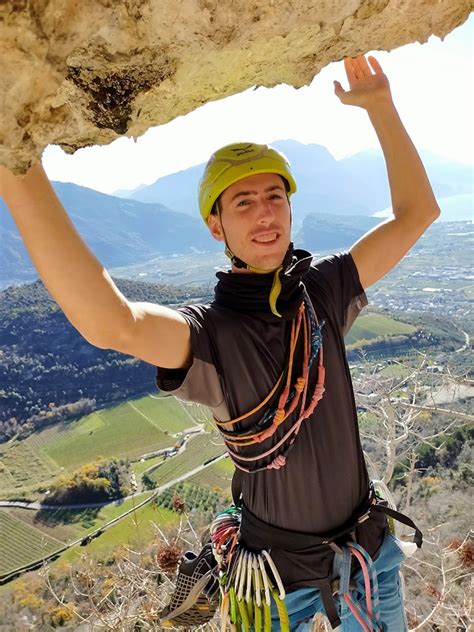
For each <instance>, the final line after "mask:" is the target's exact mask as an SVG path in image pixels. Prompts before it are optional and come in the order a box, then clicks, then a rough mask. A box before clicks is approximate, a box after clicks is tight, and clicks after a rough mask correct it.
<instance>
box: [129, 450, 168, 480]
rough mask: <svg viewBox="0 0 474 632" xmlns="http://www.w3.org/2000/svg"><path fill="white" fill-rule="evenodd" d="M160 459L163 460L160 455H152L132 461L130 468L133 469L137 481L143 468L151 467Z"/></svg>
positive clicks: (159, 461)
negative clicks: (148, 457) (149, 457)
mask: <svg viewBox="0 0 474 632" xmlns="http://www.w3.org/2000/svg"><path fill="white" fill-rule="evenodd" d="M161 461H163V457H162V456H154V457H152V458H151V459H145V460H143V461H142V460H140V461H135V463H132V470H133V473H134V474H135V478H136V479H137V481H138V479H139V478H140V476H141V475H142V474H143V472H144V471H145V470H147V469H148V468H150V467H153V466H154V465H156V464H157V463H161Z"/></svg>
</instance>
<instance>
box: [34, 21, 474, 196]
mask: <svg viewBox="0 0 474 632" xmlns="http://www.w3.org/2000/svg"><path fill="white" fill-rule="evenodd" d="M473 42H474V14H471V16H470V17H469V19H468V20H467V21H466V22H465V23H464V24H462V25H461V26H460V27H458V28H457V29H455V30H454V31H453V32H452V33H450V34H449V35H447V36H446V37H445V38H444V41H441V40H440V38H438V37H435V36H432V37H430V39H429V40H428V42H427V43H425V44H419V43H414V44H409V45H407V46H403V47H401V48H398V49H395V50H393V51H391V52H388V53H387V52H379V51H371V52H370V53H368V54H373V55H374V56H375V57H377V59H378V60H379V62H380V63H381V65H382V68H383V70H384V72H385V74H386V75H387V76H388V78H389V81H390V85H391V90H392V95H393V98H394V102H395V105H396V107H397V109H398V112H399V114H400V116H401V118H402V121H403V122H404V124H405V127H406V128H407V130H408V133H409V134H410V136H411V138H412V140H413V142H414V143H415V145H416V147H417V148H418V149H419V151H420V152H423V151H430V152H432V153H435V154H438V155H440V156H443V157H445V158H448V159H450V160H455V161H458V162H463V163H468V164H474V123H473V118H474V117H473V114H472V113H473V112H474V94H473V92H474V87H473V86H474V83H473V77H474V64H473ZM335 79H336V80H339V81H340V82H341V83H342V85H343V87H345V88H346V89H347V88H348V85H347V80H346V77H345V71H344V66H343V63H342V62H337V63H333V64H330V65H329V66H327V67H326V68H324V69H323V70H322V71H321V72H320V73H319V74H318V75H317V76H316V77H315V78H314V79H313V81H312V83H311V85H309V86H307V87H304V88H299V89H295V88H293V87H291V86H287V85H280V86H277V87H275V88H271V89H267V88H258V89H249V90H247V91H245V92H243V93H240V94H238V95H235V96H232V97H228V98H226V99H221V100H219V101H214V102H212V103H207V104H206V105H204V106H202V107H200V108H198V109H197V110H195V111H194V112H191V113H190V114H188V115H186V116H181V117H178V118H177V119H175V120H174V121H171V122H170V123H167V124H166V125H162V126H159V127H155V128H152V129H150V130H148V131H147V132H146V133H145V134H144V135H143V136H141V137H140V138H138V139H131V138H126V137H122V138H119V139H117V140H115V141H114V142H112V143H111V144H109V145H107V146H102V147H99V146H94V147H87V148H84V149H79V150H78V151H76V152H75V153H74V154H73V155H67V154H65V153H64V152H63V151H62V150H61V149H60V148H59V147H57V146H49V147H47V148H46V150H45V152H44V154H43V164H44V167H45V169H46V171H47V173H48V175H49V177H50V178H51V179H52V180H60V181H63V182H74V183H76V184H80V185H82V186H86V187H90V188H92V189H96V190H98V191H102V192H103V193H113V192H115V191H117V190H119V189H121V190H123V189H125V190H130V189H134V188H136V187H137V186H139V185H140V184H151V183H152V182H154V181H155V180H157V179H158V178H159V177H162V176H164V175H167V174H169V173H174V172H176V171H180V170H183V169H187V168H188V167H191V166H193V165H197V164H200V163H203V162H206V161H207V159H208V158H209V156H210V155H211V154H212V152H213V151H214V150H215V149H217V148H218V147H221V146H222V145H225V144H227V143H231V142H235V141H242V140H245V141H247V140H251V141H254V142H266V143H271V142H272V141H275V140H280V139H288V138H292V139H294V140H297V141H300V142H302V143H306V144H307V143H317V144H319V145H324V146H325V147H327V148H328V149H329V151H330V152H331V153H332V155H333V156H334V157H335V158H336V159H340V158H343V157H346V156H350V155H352V154H355V153H358V152H360V151H364V150H366V149H374V148H379V144H378V140H377V137H376V135H375V132H374V131H373V129H372V126H371V124H370V122H369V119H368V117H367V114H366V113H365V112H364V111H363V110H362V109H361V108H356V107H351V106H347V105H342V104H341V103H340V102H339V99H338V98H337V97H336V96H335V94H334V87H333V80H335Z"/></svg>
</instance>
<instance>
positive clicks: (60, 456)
mask: <svg viewBox="0 0 474 632" xmlns="http://www.w3.org/2000/svg"><path fill="white" fill-rule="evenodd" d="M192 426H193V423H192V420H191V419H190V417H189V416H188V415H187V413H186V412H185V411H184V410H183V408H182V406H181V405H180V404H179V403H178V402H177V401H176V400H175V399H174V398H157V399H155V398H153V397H151V396H147V397H143V398H141V399H137V400H133V401H128V402H125V403H123V404H120V405H119V406H116V407H114V408H108V409H105V410H99V411H96V412H94V413H91V414H90V415H87V416H86V417H83V418H81V419H79V420H77V421H73V422H69V423H67V424H61V425H56V426H53V427H50V428H45V429H44V430H42V431H41V432H37V433H34V434H33V435H32V436H31V437H28V439H26V443H27V444H28V445H29V446H30V447H31V448H32V449H33V450H34V451H35V452H36V453H37V454H44V455H45V456H46V458H49V459H50V460H51V461H52V462H54V463H56V464H57V466H59V467H64V468H65V469H68V470H73V469H77V468H78V467H80V466H81V465H82V464H84V463H88V462H91V461H94V460H95V459H97V458H99V457H106V458H112V457H120V458H130V459H134V458H137V457H139V456H141V455H142V454H144V453H149V452H154V451H156V450H159V449H161V448H165V447H168V446H172V445H174V443H175V439H174V437H173V436H172V435H173V434H175V433H177V432H181V431H182V430H184V429H186V428H189V427H192Z"/></svg>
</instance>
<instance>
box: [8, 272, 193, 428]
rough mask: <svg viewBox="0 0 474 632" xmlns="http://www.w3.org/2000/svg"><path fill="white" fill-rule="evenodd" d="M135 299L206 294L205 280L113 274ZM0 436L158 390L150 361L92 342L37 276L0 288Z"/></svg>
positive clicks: (168, 299) (167, 301) (166, 302)
mask: <svg viewBox="0 0 474 632" xmlns="http://www.w3.org/2000/svg"><path fill="white" fill-rule="evenodd" d="M116 283H117V285H118V287H119V289H120V290H121V291H122V292H123V293H124V295H125V296H127V298H129V299H130V300H134V301H150V302H159V303H161V304H163V305H169V304H176V303H182V302H185V301H188V300H194V301H196V302H200V301H202V296H203V290H202V289H201V288H186V287H180V288H174V287H170V286H160V285H157V284H150V283H143V282H140V281H134V282H130V281H126V280H122V279H116ZM0 355H1V358H2V361H1V363H0V384H1V389H0V393H1V395H2V397H1V399H0V439H6V438H8V437H10V436H13V435H14V434H16V432H18V431H19V430H20V428H23V429H29V430H31V429H32V428H33V427H40V426H42V425H44V424H45V423H51V422H52V421H59V420H64V419H68V418H74V417H77V416H78V415H83V414H86V413H88V412H91V411H92V410H94V409H95V407H99V408H101V407H103V406H106V405H111V404H112V403H116V402H119V401H123V400H124V399H127V398H128V397H133V396H136V395H138V394H140V393H146V392H148V391H150V390H155V389H156V386H155V383H154V380H155V369H154V367H152V366H151V365H149V364H146V363H145V362H140V361H139V360H136V359H135V358H132V357H130V356H126V355H124V354H119V353H116V352H114V351H109V350H103V349H98V348H97V347H94V346H92V345H90V344H89V343H88V342H86V340H85V339H84V338H83V337H82V336H81V335H80V334H79V333H78V332H77V331H76V330H75V329H74V328H73V327H72V326H71V325H70V323H69V322H68V320H67V319H66V317H65V316H64V314H63V313H62V312H61V311H60V309H59V308H58V306H57V304H56V303H55V302H54V301H53V300H52V299H51V297H50V295H49V294H48V293H47V292H46V290H45V289H44V286H43V284H42V283H41V282H40V281H37V282H35V283H33V284H31V285H24V286H21V287H18V288H10V289H7V290H4V291H3V292H1V293H0Z"/></svg>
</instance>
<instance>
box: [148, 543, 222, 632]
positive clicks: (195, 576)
mask: <svg viewBox="0 0 474 632" xmlns="http://www.w3.org/2000/svg"><path fill="white" fill-rule="evenodd" d="M216 565H217V563H216V560H215V558H214V555H213V554H212V546H211V544H206V545H205V546H204V548H203V549H202V550H201V552H200V553H199V555H196V554H195V553H193V552H192V551H186V553H185V554H184V555H183V557H182V558H181V561H180V564H179V567H178V575H177V578H176V587H175V590H174V593H173V595H172V596H171V601H170V603H169V604H168V605H167V606H166V607H165V608H164V610H162V611H161V613H160V624H161V625H162V626H163V627H195V626H199V625H203V624H204V623H207V622H208V621H210V620H211V619H212V617H213V616H214V614H215V612H216V610H217V606H218V605H219V580H218V578H217V576H216V575H214V574H213V570H214V569H215V567H216Z"/></svg>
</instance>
